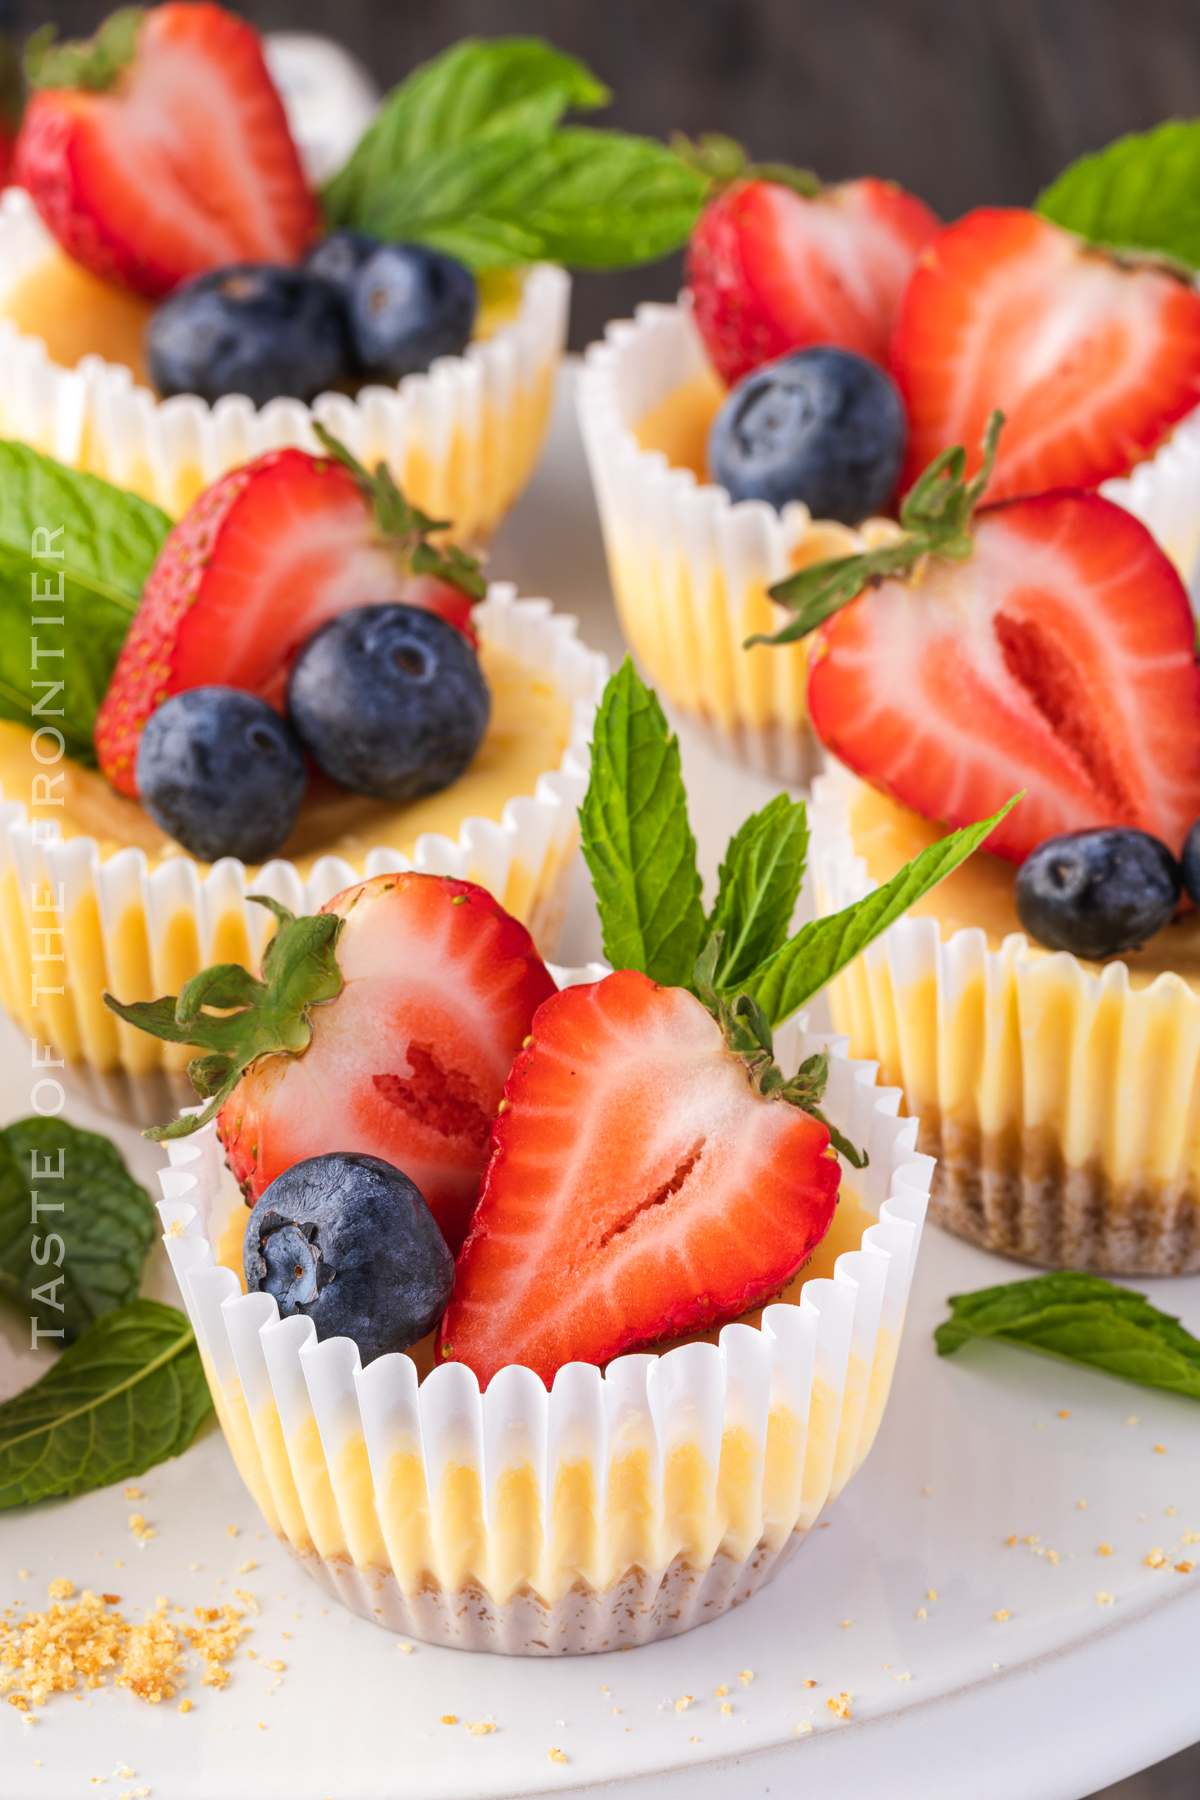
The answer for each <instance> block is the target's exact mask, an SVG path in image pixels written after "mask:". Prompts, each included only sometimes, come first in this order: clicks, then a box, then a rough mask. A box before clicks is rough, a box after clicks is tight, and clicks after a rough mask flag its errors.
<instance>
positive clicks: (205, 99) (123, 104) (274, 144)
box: [16, 0, 317, 299]
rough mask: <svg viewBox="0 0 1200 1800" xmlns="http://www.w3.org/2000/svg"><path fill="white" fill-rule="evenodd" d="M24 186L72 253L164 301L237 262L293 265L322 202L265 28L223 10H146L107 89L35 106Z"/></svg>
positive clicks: (47, 96) (26, 128)
mask: <svg viewBox="0 0 1200 1800" xmlns="http://www.w3.org/2000/svg"><path fill="white" fill-rule="evenodd" d="M16 178H17V180H18V181H19V182H20V184H21V185H22V186H23V187H26V188H28V190H29V192H30V193H31V194H32V196H33V200H34V203H35V205H36V206H37V208H38V211H39V212H40V214H41V216H42V218H43V219H44V220H45V222H46V224H47V226H48V227H49V229H50V230H51V231H52V232H53V233H54V235H55V237H56V238H57V239H58V241H59V243H60V244H61V245H62V247H63V249H64V250H65V251H66V252H67V254H68V255H69V256H72V257H74V258H75V260H76V261H77V262H80V263H83V264H84V266H85V267H86V268H89V269H91V270H92V271H93V273H94V274H97V275H100V276H103V277H104V278H106V279H107V280H110V281H115V282H118V283H120V284H121V285H122V286H125V287H129V288H133V289H134V290H135V291H136V292H138V293H141V294H145V295H147V296H149V297H150V298H152V299H157V298H159V297H161V296H162V295H164V294H167V293H169V292H170V291H171V290H172V288H174V287H176V286H177V285H178V284H179V283H180V282H181V281H184V280H186V279H187V278H188V277H189V276H192V275H198V274H201V273H203V272H204V271H205V270H207V269H215V268H220V267H222V266H223V265H224V264H227V263H235V262H274V263H291V262H296V261H298V260H299V258H300V257H301V256H302V255H303V253H304V251H305V249H306V248H307V246H308V244H309V242H310V241H311V239H312V237H313V236H314V234H315V231H316V228H317V210H316V204H315V202H314V200H313V198H312V195H311V194H310V192H309V190H308V187H307V185H306V183H305V180H304V175H303V172H302V170H301V167H300V159H299V156H298V154H297V151H296V148H295V145H294V144H293V142H292V139H291V135H290V133H289V131H288V127H287V120H286V117H285V114H284V110H283V102H282V101H281V100H280V98H279V95H278V94H277V92H276V91H275V88H274V85H273V84H272V82H271V78H270V75H269V74H268V72H267V68H266V64H265V62H264V60H263V54H262V46H261V43H260V41H259V38H258V35H257V33H256V32H255V31H254V30H253V29H252V28H251V27H250V26H249V25H247V24H245V23H244V22H243V21H242V20H240V19H238V18H236V17H234V15H233V14H232V13H228V12H226V11H225V10H224V9H223V8H222V7H219V6H214V5H210V4H207V0H201V3H200V4H192V3H190V0H168V4H167V5H165V6H157V7H154V8H153V9H151V10H150V11H148V12H147V13H146V15H145V19H144V22H143V24H142V26H141V30H140V33H139V36H138V41H137V49H136V53H135V57H134V60H133V62H132V63H131V64H130V65H129V66H127V67H126V68H125V69H124V70H122V71H121V73H120V74H119V75H118V77H117V79H116V82H115V83H114V85H113V86H112V87H111V88H109V89H108V90H106V91H104V92H99V93H96V92H91V91H89V90H87V89H83V88H44V89H41V90H38V91H36V92H35V93H34V94H33V95H32V96H31V98H30V102H29V106H28V109H27V111H26V115H25V119H24V122H23V124H22V127H21V132H20V135H19V137H18V140H17V149H16Z"/></svg>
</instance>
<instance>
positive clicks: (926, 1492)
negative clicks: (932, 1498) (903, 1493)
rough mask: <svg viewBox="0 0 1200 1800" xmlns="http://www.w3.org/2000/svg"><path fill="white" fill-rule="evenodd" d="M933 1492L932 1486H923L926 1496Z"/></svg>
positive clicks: (923, 1492)
mask: <svg viewBox="0 0 1200 1800" xmlns="http://www.w3.org/2000/svg"><path fill="white" fill-rule="evenodd" d="M932 1492H933V1489H932V1488H931V1487H923V1488H922V1489H921V1493H922V1495H923V1496H925V1497H928V1496H929V1495H930V1494H932Z"/></svg>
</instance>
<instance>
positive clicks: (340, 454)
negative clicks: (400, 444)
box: [313, 420, 487, 600]
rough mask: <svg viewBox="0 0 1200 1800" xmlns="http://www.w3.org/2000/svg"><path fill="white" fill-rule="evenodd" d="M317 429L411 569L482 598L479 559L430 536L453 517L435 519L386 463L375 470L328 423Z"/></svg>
mask: <svg viewBox="0 0 1200 1800" xmlns="http://www.w3.org/2000/svg"><path fill="white" fill-rule="evenodd" d="M313 430H314V431H315V432H316V434H317V437H318V438H319V439H320V441H321V443H322V444H323V445H324V447H325V449H326V450H327V451H328V452H329V455H330V456H332V457H333V458H334V460H335V461H337V462H340V463H341V464H342V466H343V468H346V469H348V470H349V471H350V473H351V475H353V477H354V479H355V481H356V482H357V483H358V486H359V489H360V491H361V492H362V494H363V495H364V496H365V498H366V499H367V500H369V501H370V502H371V505H372V506H373V507H374V509H375V518H376V520H377V522H378V525H379V529H380V531H381V532H382V534H383V536H384V537H385V538H386V539H387V541H388V543H389V544H391V545H393V546H394V547H395V548H396V549H398V550H399V551H400V552H401V554H402V555H403V556H404V557H405V558H406V559H407V562H408V567H409V569H410V571H411V572H412V574H414V575H435V576H436V577H437V579H438V580H439V581H444V582H446V583H447V584H448V585H449V586H450V587H455V588H458V590H459V591H460V593H463V594H466V595H467V596H468V598H470V599H472V600H482V599H483V597H484V595H485V594H486V593H487V582H486V581H485V580H484V578H483V575H482V572H481V570H480V565H479V558H478V557H477V556H468V555H467V553H466V551H465V550H460V549H459V547H458V545H457V544H447V545H445V547H444V548H441V549H439V548H436V547H435V546H434V545H433V544H431V543H429V542H428V541H427V540H428V538H429V535H430V533H431V532H435V531H449V529H450V521H449V520H448V519H431V518H430V517H429V515H428V513H423V512H422V511H421V510H420V508H419V507H416V506H413V504H412V503H411V501H409V500H406V499H405V497H404V495H403V494H402V493H401V492H400V489H399V488H398V487H397V486H396V483H395V482H394V481H393V479H392V474H391V470H390V469H389V468H388V466H387V464H386V463H385V462H378V463H376V465H375V473H374V474H372V473H371V472H370V470H369V469H366V468H364V467H363V465H362V463H360V462H359V460H358V458H357V457H356V456H355V455H354V454H353V452H352V451H350V450H347V448H346V446H345V444H343V443H341V442H340V441H339V440H338V439H337V438H335V437H334V435H333V433H332V432H331V431H327V430H326V429H325V427H324V425H320V424H318V423H317V422H316V421H315V420H314V421H313Z"/></svg>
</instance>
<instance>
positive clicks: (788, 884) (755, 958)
mask: <svg viewBox="0 0 1200 1800" xmlns="http://www.w3.org/2000/svg"><path fill="white" fill-rule="evenodd" d="M807 856H808V818H807V814H806V812H805V808H804V802H803V800H799V801H793V800H789V798H788V796H787V795H786V794H777V795H776V796H775V798H774V800H772V801H770V803H769V804H768V805H767V806H764V808H763V810H762V811H761V812H758V813H753V814H752V815H751V817H750V818H748V819H747V820H746V822H745V824H744V825H742V826H741V828H740V829H739V830H738V832H737V834H736V835H735V836H734V837H732V838H731V839H730V840H729V848H728V849H727V850H726V852H725V861H724V862H723V863H722V864H721V870H720V877H719V887H718V891H717V898H716V903H715V904H714V906H713V909H712V911H711V913H710V914H709V915H708V919H707V921H706V923H705V927H704V935H705V937H706V938H708V937H710V936H711V934H712V933H713V932H716V931H719V932H722V933H723V934H724V935H723V939H722V943H721V949H720V954H719V956H718V958H717V963H716V969H715V972H714V974H713V977H712V985H713V987H714V988H724V989H731V990H732V989H734V988H738V987H740V986H741V985H742V983H743V982H744V981H746V980H748V978H749V977H750V976H751V975H752V974H753V973H754V971H755V969H757V968H758V967H759V965H760V964H761V963H764V962H766V960H767V958H768V957H770V956H773V955H774V954H775V952H776V950H779V949H782V947H783V945H784V944H785V943H786V942H787V935H788V928H789V927H790V925H791V922H792V913H793V912H794V911H795V906H796V901H797V899H798V897H799V894H800V884H801V882H802V881H803V880H804V865H805V861H806V859H807Z"/></svg>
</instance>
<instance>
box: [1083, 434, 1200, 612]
mask: <svg viewBox="0 0 1200 1800" xmlns="http://www.w3.org/2000/svg"><path fill="white" fill-rule="evenodd" d="M1100 492H1101V493H1102V494H1103V495H1104V496H1105V498H1106V499H1108V500H1115V501H1116V503H1117V505H1118V506H1123V507H1124V508H1125V509H1126V511H1127V512H1131V513H1133V515H1134V517H1135V518H1138V519H1140V520H1141V521H1142V524H1143V525H1144V526H1145V527H1146V529H1147V530H1148V531H1149V532H1150V533H1151V534H1152V535H1153V536H1154V537H1155V538H1156V539H1157V541H1158V542H1159V543H1160V544H1161V545H1162V547H1163V549H1164V550H1165V551H1166V553H1167V555H1168V556H1169V557H1170V558H1171V561H1172V562H1173V563H1174V564H1175V567H1176V568H1177V569H1178V570H1179V573H1180V575H1181V576H1182V578H1183V583H1184V586H1185V587H1186V588H1187V590H1188V593H1189V594H1190V596H1191V600H1192V607H1193V610H1194V609H1195V608H1196V606H1197V604H1198V603H1200V408H1198V409H1197V410H1196V411H1195V412H1193V413H1190V414H1189V415H1188V417H1187V418H1186V419H1184V421H1183V422H1182V424H1180V425H1177V426H1176V427H1175V430H1174V431H1173V432H1172V433H1171V436H1170V437H1169V438H1168V439H1167V441H1166V443H1165V444H1163V445H1162V446H1161V447H1160V449H1159V450H1158V451H1157V452H1156V453H1155V455H1154V456H1152V457H1151V458H1150V460H1149V461H1148V462H1144V463H1139V464H1138V466H1137V468H1136V469H1134V470H1133V471H1132V473H1131V474H1130V475H1128V476H1126V477H1125V478H1123V479H1122V480H1120V481H1106V482H1103V483H1102V484H1101V488H1100Z"/></svg>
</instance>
